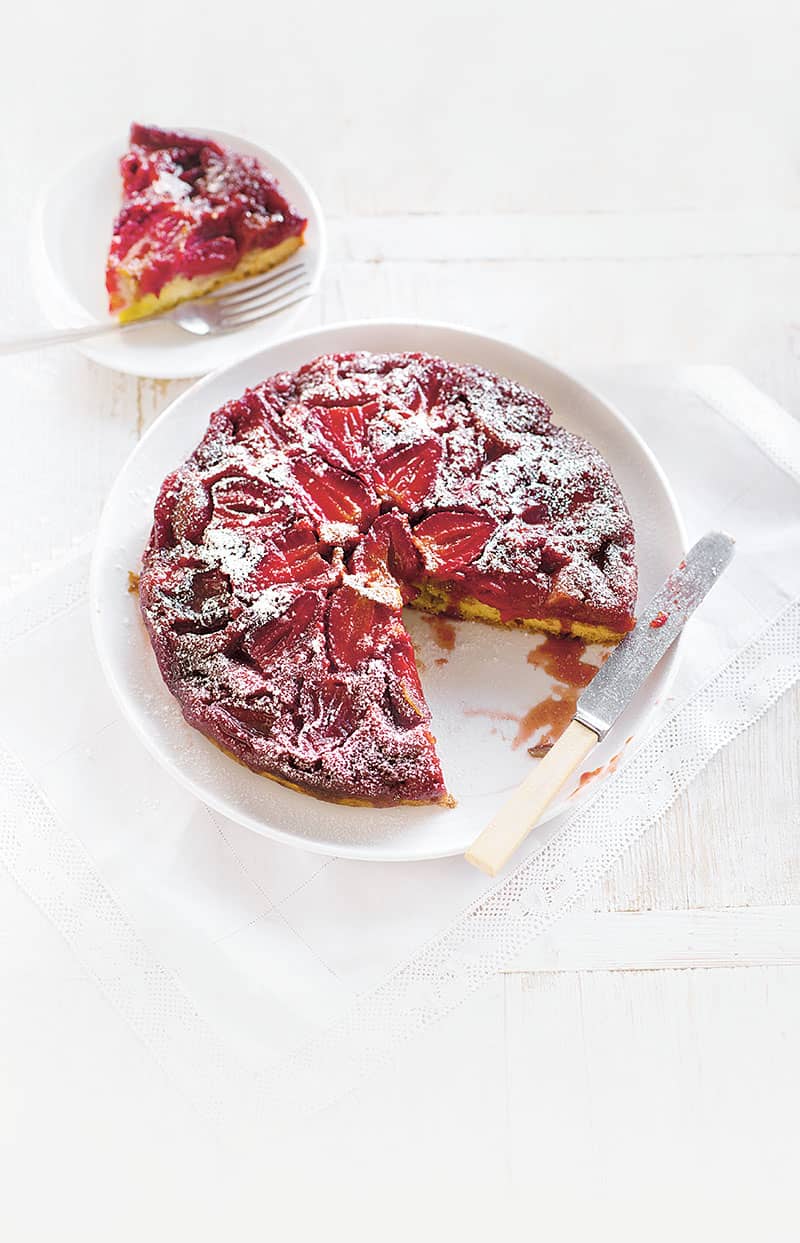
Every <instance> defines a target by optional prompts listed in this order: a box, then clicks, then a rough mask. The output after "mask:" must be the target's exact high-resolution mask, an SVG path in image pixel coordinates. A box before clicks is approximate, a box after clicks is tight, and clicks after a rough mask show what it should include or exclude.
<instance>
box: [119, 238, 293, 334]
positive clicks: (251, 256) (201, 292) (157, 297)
mask: <svg viewBox="0 0 800 1243" xmlns="http://www.w3.org/2000/svg"><path fill="white" fill-rule="evenodd" d="M302 245H303V238H302V237H287V238H285V239H284V241H282V242H280V243H279V245H277V246H270V247H267V248H266V249H263V248H262V249H261V250H249V251H248V252H247V254H246V255H243V256H242V258H241V259H240V260H239V262H238V263H237V265H236V267H235V268H232V269H231V270H230V271H229V272H213V273H210V274H209V275H208V276H191V277H190V276H176V277H175V279H174V280H171V281H168V282H167V284H166V285H164V287H163V288H162V289H161V290H159V292H158V293H157V294H154V293H148V294H145V295H144V297H142V298H136V297H135V296H134V295H135V291H136V280H135V278H134V277H133V276H132V275H131V273H130V272H126V271H125V269H124V268H121V269H120V271H119V274H118V275H119V281H120V285H121V286H122V287H123V288H127V289H128V291H129V293H130V295H131V296H132V297H134V300H133V301H132V302H131V303H130V304H129V305H128V306H126V307H125V308H124V309H123V310H121V311H120V313H119V322H120V323H121V324H129V323H130V322H131V321H132V320H135V319H144V318H145V317H146V316H149V315H160V314H162V313H163V312H164V311H170V310H172V308H173V307H174V306H177V305H178V303H179V302H188V301H189V300H190V299H191V298H202V297H204V296H205V295H206V294H209V293H211V292H212V291H213V290H215V289H219V288H220V286H221V285H227V284H229V283H230V282H231V281H243V280H247V278H248V277H250V276H258V275H260V273H261V272H268V271H269V269H270V268H274V267H276V266H277V264H279V263H283V262H284V260H286V259H288V258H289V256H290V255H293V254H294V252H295V251H296V250H298V249H299V248H300V247H301V246H302Z"/></svg>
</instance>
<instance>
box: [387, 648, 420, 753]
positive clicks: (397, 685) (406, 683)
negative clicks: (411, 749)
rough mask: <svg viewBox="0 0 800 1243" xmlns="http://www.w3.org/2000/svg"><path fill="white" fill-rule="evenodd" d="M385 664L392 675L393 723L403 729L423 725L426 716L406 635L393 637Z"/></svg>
mask: <svg viewBox="0 0 800 1243" xmlns="http://www.w3.org/2000/svg"><path fill="white" fill-rule="evenodd" d="M389 664H390V666H391V669H392V672H393V674H394V676H393V677H391V678H390V680H389V699H390V702H391V706H392V715H393V717H394V719H395V721H396V722H397V724H398V725H402V726H404V727H405V728H406V729H413V728H414V726H415V725H420V724H427V723H428V721H429V720H430V712H429V711H428V705H427V704H426V703H425V696H424V695H423V693H422V687H421V686H420V681H419V674H418V673H417V666H416V663H415V661H414V649H413V647H412V646H411V642H410V640H409V638H408V635H407V634H405V633H403V634H402V635H399V636H397V641H396V642H395V644H394V645H393V647H392V650H391V652H390V654H389Z"/></svg>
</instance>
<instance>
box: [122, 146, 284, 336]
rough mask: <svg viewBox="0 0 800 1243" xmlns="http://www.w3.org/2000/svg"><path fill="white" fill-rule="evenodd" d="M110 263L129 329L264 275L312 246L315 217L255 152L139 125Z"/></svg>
mask: <svg viewBox="0 0 800 1243" xmlns="http://www.w3.org/2000/svg"><path fill="white" fill-rule="evenodd" d="M120 172H121V174H122V208H121V210H120V212H119V215H118V216H117V218H116V220H115V222H114V236H113V238H112V239H111V247H110V250H109V255H108V264H107V267H106V288H107V290H108V305H109V310H110V311H111V313H112V314H116V315H118V316H119V318H120V320H121V321H122V322H123V323H124V322H126V321H128V320H132V319H139V318H141V317H142V316H144V315H154V314H156V313H158V312H160V311H167V310H169V309H170V307H173V306H175V305H176V304H177V303H178V302H184V301H186V299H188V298H199V297H202V295H204V294H207V293H209V292H210V291H211V290H212V289H216V288H217V286H218V285H222V284H224V283H225V282H227V281H238V280H243V279H244V278H245V277H248V276H256V275H257V274H258V273H259V272H265V271H266V270H267V269H268V268H272V267H274V266H275V265H276V264H277V263H282V262H283V260H284V259H288V257H289V256H290V255H291V254H293V253H294V251H296V250H297V249H298V247H299V246H302V244H303V234H304V232H305V228H306V224H307V221H306V220H305V219H303V217H302V216H298V215H297V214H296V212H294V211H293V210H292V208H291V207H290V206H289V203H288V202H287V200H286V199H285V198H284V196H283V194H282V193H281V191H280V188H279V187H278V183H277V182H276V181H275V179H274V177H272V176H270V174H269V173H268V172H267V171H266V169H264V168H263V167H262V165H261V164H260V163H259V161H258V160H257V159H255V157H254V156H251V155H240V154H239V153H238V152H236V151H231V150H230V149H229V148H228V147H222V146H220V145H219V143H216V142H213V141H212V140H211V139H210V138H195V137H191V136H190V135H188V134H174V133H170V132H168V131H166V130H161V129H155V128H153V127H151V126H146V125H136V124H134V125H132V126H131V132H130V148H129V150H128V151H127V153H126V154H125V155H124V156H123V157H122V159H121V160H120Z"/></svg>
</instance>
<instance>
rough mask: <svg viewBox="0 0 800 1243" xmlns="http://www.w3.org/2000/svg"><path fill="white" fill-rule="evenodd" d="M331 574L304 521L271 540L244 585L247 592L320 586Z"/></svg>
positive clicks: (312, 534) (331, 571)
mask: <svg viewBox="0 0 800 1243" xmlns="http://www.w3.org/2000/svg"><path fill="white" fill-rule="evenodd" d="M333 573H334V571H333V570H332V568H331V565H330V563H329V562H328V561H326V560H325V559H324V557H321V556H320V555H319V552H318V550H317V541H316V538H315V536H314V532H313V531H312V529H311V527H310V526H309V524H308V523H306V522H303V523H297V524H296V525H295V526H293V527H291V528H290V529H289V530H288V531H285V532H284V533H282V534H280V535H275V536H274V537H273V538H272V539H271V540H270V542H269V543H268V545H267V550H266V552H265V554H264V556H263V557H262V558H261V560H260V561H259V563H258V565H257V567H256V569H255V570H254V571H253V573H252V574H251V575H250V576H249V578H248V579H247V582H246V583H245V584H244V585H245V587H246V588H247V590H249V591H257V590H258V589H259V588H266V587H270V586H272V585H273V584H280V583H303V584H304V585H305V586H307V587H311V586H312V585H313V586H323V585H324V584H325V583H327V582H328V581H330V579H331V577H332V576H333Z"/></svg>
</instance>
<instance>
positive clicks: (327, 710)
mask: <svg viewBox="0 0 800 1243" xmlns="http://www.w3.org/2000/svg"><path fill="white" fill-rule="evenodd" d="M300 712H301V715H302V717H303V721H304V725H305V727H306V732H307V735H310V738H311V739H312V740H313V742H314V745H315V747H319V746H320V744H322V745H323V746H324V747H325V748H326V749H327V748H328V747H330V746H331V744H332V743H334V742H335V741H336V740H337V739H340V738H346V737H347V736H348V735H349V734H351V733H352V732H353V729H354V728H355V724H356V720H357V713H356V711H355V706H354V704H353V694H352V691H351V689H350V688H349V686H348V685H347V680H346V679H345V678H343V677H342V675H341V674H339V673H336V674H326V675H323V676H322V677H321V678H320V680H319V682H315V681H313V680H309V679H305V680H304V682H303V686H302V691H301V699H300Z"/></svg>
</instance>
